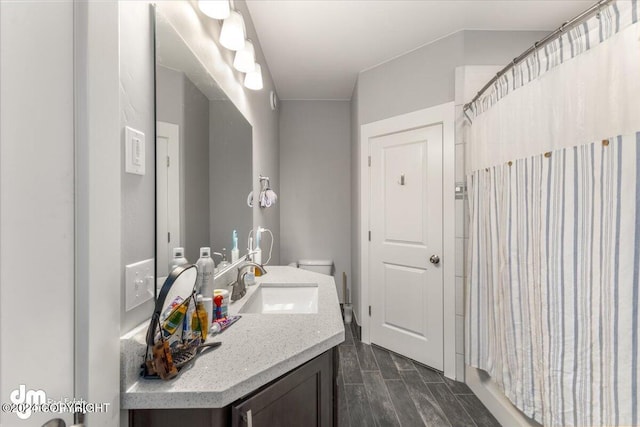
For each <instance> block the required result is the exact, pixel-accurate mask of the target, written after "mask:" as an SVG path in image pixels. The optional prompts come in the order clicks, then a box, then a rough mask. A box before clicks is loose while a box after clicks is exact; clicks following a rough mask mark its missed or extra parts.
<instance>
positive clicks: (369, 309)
mask: <svg viewBox="0 0 640 427" xmlns="http://www.w3.org/2000/svg"><path fill="white" fill-rule="evenodd" d="M369 317H371V306H369Z"/></svg>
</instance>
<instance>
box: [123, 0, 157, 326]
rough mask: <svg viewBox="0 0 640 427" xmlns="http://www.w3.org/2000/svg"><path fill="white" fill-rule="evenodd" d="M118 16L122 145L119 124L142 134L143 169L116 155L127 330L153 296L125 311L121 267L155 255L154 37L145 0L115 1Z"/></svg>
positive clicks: (150, 308)
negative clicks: (138, 171)
mask: <svg viewBox="0 0 640 427" xmlns="http://www.w3.org/2000/svg"><path fill="white" fill-rule="evenodd" d="M119 21H120V112H121V114H120V125H121V129H120V130H121V140H120V141H121V142H120V143H121V144H122V146H123V147H124V134H125V126H130V127H132V128H134V129H137V130H139V131H141V132H143V133H144V134H145V143H146V145H145V157H146V173H145V175H143V176H140V175H132V174H129V173H125V171H124V162H125V159H124V149H123V150H122V153H123V155H122V158H121V191H122V209H121V210H122V253H121V262H122V269H121V286H122V288H121V289H122V292H121V305H120V307H121V315H120V318H121V327H122V330H125V331H126V330H129V329H131V328H132V327H134V326H136V325H138V324H139V323H140V322H142V321H143V320H145V319H147V318H148V317H149V316H150V313H151V312H152V311H153V300H150V301H148V302H146V303H144V304H142V305H140V306H138V307H137V308H135V309H133V310H131V311H129V312H125V301H124V298H125V294H126V292H125V276H124V267H125V266H126V265H128V264H132V263H135V262H138V261H143V260H145V259H149V258H154V257H155V252H156V250H155V234H156V231H155V227H154V224H155V223H154V218H155V140H156V136H155V122H154V83H153V75H154V67H155V59H154V57H153V54H152V53H153V45H154V40H153V36H152V33H151V14H150V11H149V4H148V3H147V2H121V3H120V9H119Z"/></svg>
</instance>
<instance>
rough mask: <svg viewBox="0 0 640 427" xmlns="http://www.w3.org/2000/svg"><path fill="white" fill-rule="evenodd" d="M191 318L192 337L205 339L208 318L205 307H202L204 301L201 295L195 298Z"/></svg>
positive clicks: (207, 329) (207, 330)
mask: <svg viewBox="0 0 640 427" xmlns="http://www.w3.org/2000/svg"><path fill="white" fill-rule="evenodd" d="M192 316H193V317H192V318H191V330H192V331H193V337H194V338H198V337H200V338H202V340H203V341H204V340H206V339H207V332H209V320H208V316H207V309H206V308H205V307H204V301H203V298H202V295H198V297H197V299H196V309H195V311H194V312H193V315H192Z"/></svg>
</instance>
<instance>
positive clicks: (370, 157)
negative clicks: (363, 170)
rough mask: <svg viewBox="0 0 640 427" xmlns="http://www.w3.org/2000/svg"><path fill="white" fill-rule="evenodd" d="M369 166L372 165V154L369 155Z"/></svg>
mask: <svg viewBox="0 0 640 427" xmlns="http://www.w3.org/2000/svg"><path fill="white" fill-rule="evenodd" d="M369 167H371V156H369Z"/></svg>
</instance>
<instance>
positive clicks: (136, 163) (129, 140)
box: [124, 126, 146, 175]
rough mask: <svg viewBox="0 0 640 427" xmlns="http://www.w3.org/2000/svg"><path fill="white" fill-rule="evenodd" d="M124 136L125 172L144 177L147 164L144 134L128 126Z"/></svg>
mask: <svg viewBox="0 0 640 427" xmlns="http://www.w3.org/2000/svg"><path fill="white" fill-rule="evenodd" d="M124 134H125V135H124V141H125V144H124V150H125V172H127V173H132V174H136V175H144V173H145V163H146V162H145V151H144V148H145V147H144V146H145V143H144V133H143V132H140V131H139V130H136V129H133V128H130V127H129V126H126V127H125V132H124Z"/></svg>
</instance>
